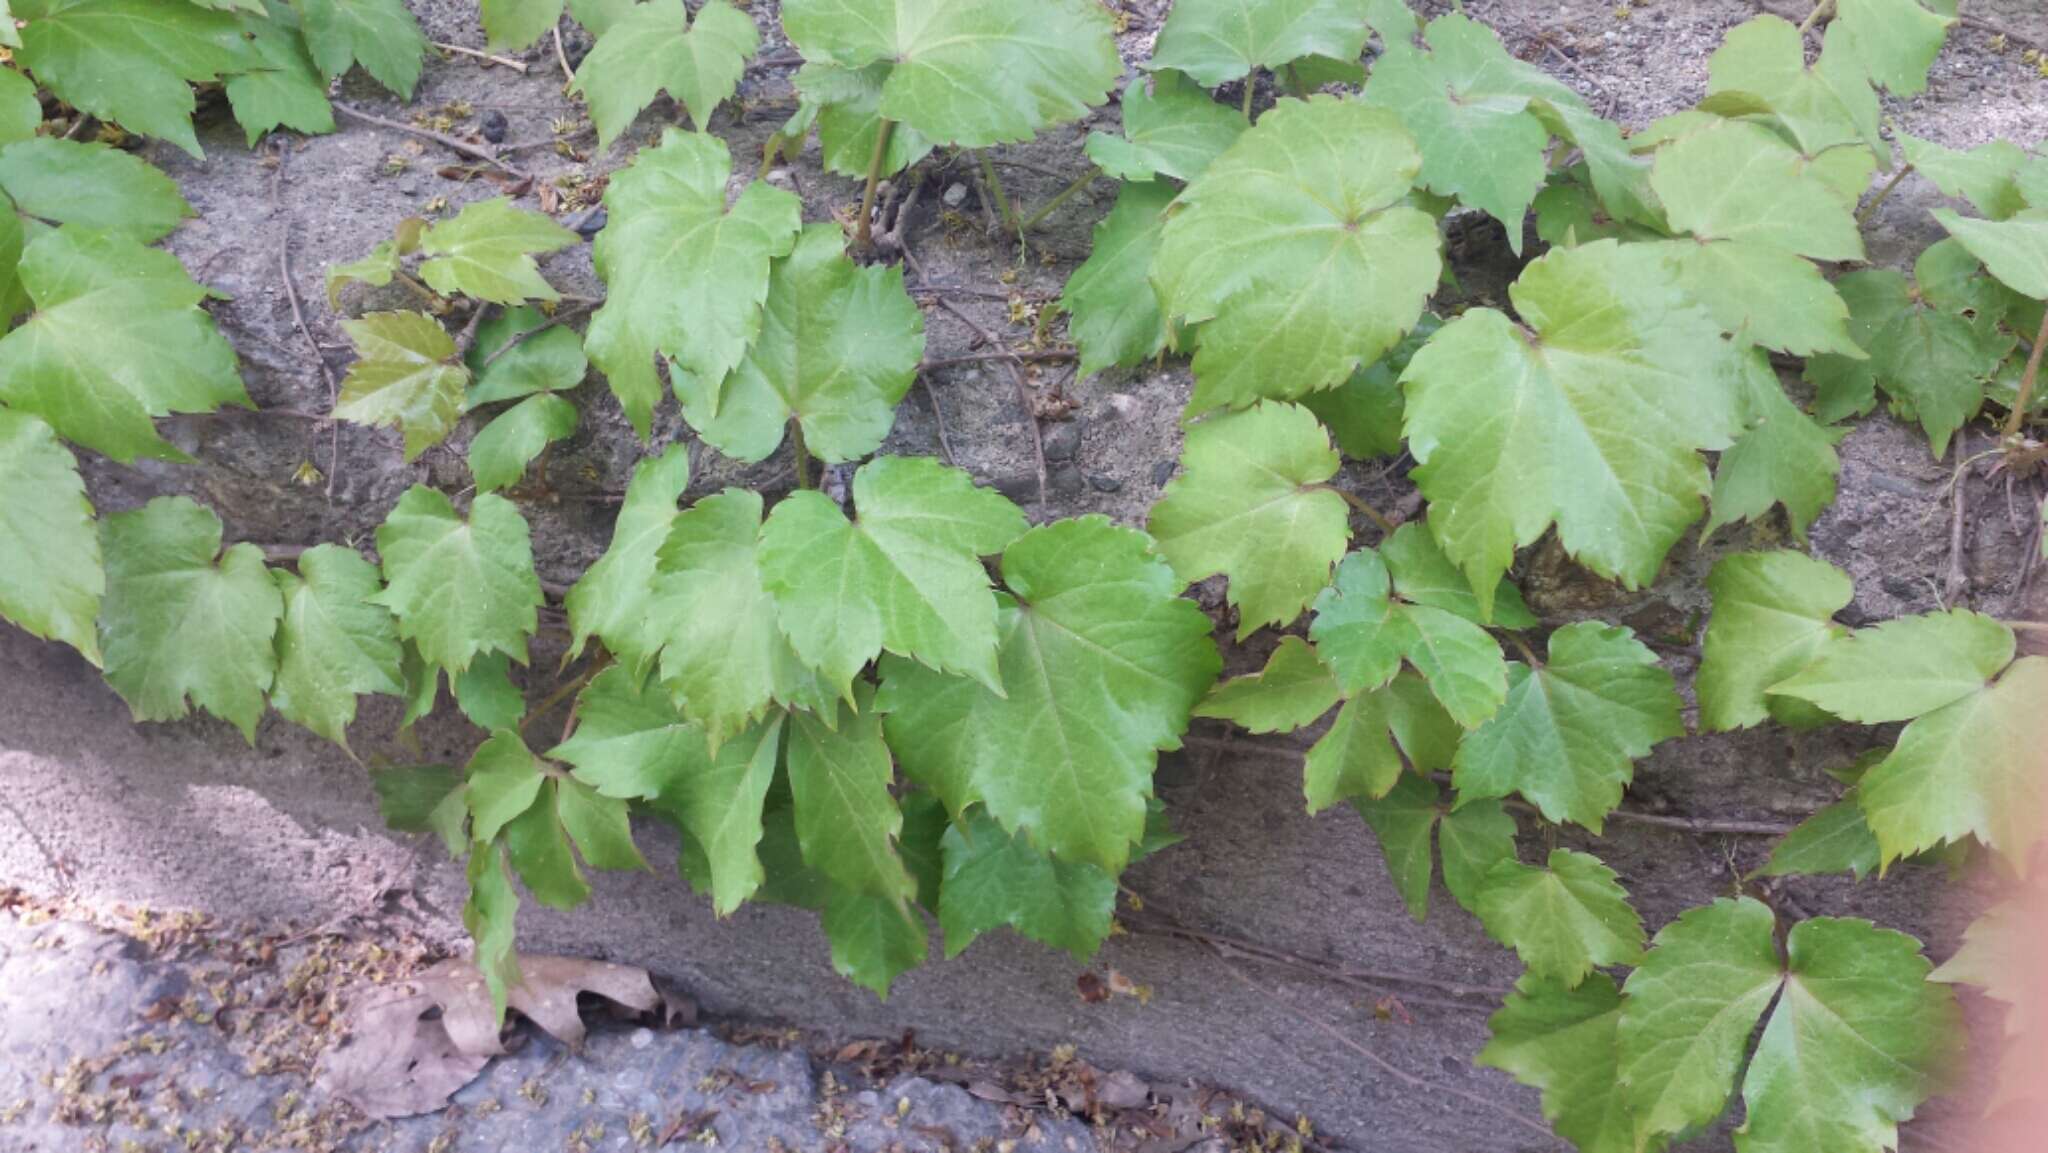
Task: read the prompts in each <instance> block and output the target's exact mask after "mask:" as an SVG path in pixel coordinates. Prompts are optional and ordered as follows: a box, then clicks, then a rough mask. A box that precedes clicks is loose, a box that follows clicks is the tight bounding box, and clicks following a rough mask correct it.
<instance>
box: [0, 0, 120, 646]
mask: <svg viewBox="0 0 2048 1153" xmlns="http://www.w3.org/2000/svg"><path fill="white" fill-rule="evenodd" d="M0 19H4V17H0ZM92 516H93V511H92V501H91V500H90V499H88V498H87V496H86V493H85V483H84V482H83V481H81V480H80V479H79V476H78V462H77V460H75V459H74V458H73V457H72V455H71V452H70V450H68V449H66V448H65V447H64V445H63V444H62V443H61V442H60V441H58V439H57V436H56V434H55V433H53V432H51V431H50V426H49V425H47V424H44V423H43V422H42V421H41V420H38V419H37V418H36V417H34V416H31V415H29V414H27V413H21V412H15V411H13V410H11V409H7V408H0V556H5V557H7V563H6V564H5V565H0V617H5V618H6V619H8V620H10V621H12V622H14V623H15V624H16V625H18V626H20V627H21V628H24V629H27V630H28V631H29V633H30V634H31V635H33V636H39V637H43V638H45V639H48V640H56V641H63V642H64V643H65V644H67V645H70V646H71V647H72V648H75V649H77V650H78V651H79V653H80V654H81V655H83V656H84V657H85V659H86V660H89V661H91V662H92V663H94V664H99V663H100V646H99V639H98V637H97V636H96V635H95V633H94V627H93V622H94V620H95V619H96V618H98V616H99V614H100V596H101V594H103V593H104V592H105V591H106V587H107V581H106V574H105V572H104V571H103V570H102V569H101V567H100V540H99V534H98V532H97V531H96V529H95V528H94V525H93V519H92Z"/></svg>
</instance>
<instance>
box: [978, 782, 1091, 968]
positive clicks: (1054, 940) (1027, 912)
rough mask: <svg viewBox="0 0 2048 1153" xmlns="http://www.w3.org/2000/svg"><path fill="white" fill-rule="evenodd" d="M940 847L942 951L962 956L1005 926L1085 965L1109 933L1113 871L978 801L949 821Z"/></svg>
mask: <svg viewBox="0 0 2048 1153" xmlns="http://www.w3.org/2000/svg"><path fill="white" fill-rule="evenodd" d="M940 846H941V851H942V853H943V860H944V862H945V866H944V868H945V873H944V880H943V882H942V883H941V885H940V888H939V909H938V913H939V926H940V927H941V928H942V929H944V930H945V935H946V956H948V957H957V956H959V955H960V953H961V951H962V950H964V949H965V948H967V946H968V945H970V944H973V943H974V940H975V939H976V938H977V937H980V936H981V935H982V934H983V933H987V932H989V931H991V930H993V929H996V928H1000V927H1002V926H1005V925H1007V926H1009V927H1011V928H1013V929H1015V930H1017V931H1018V932H1019V933H1022V934H1024V935H1025V936H1027V937H1029V938H1031V939H1032V940H1034V941H1040V942H1043V943H1044V944H1047V945H1051V946H1053V947H1054V948H1057V949H1065V950H1066V951H1067V952H1068V953H1070V954H1072V955H1073V956H1074V958H1075V959H1076V960H1078V961H1081V962H1083V963H1084V964H1085V963H1086V962H1087V961H1088V960H1089V959H1090V958H1092V957H1093V956H1094V955H1095V951H1096V950H1097V949H1099V948H1101V946H1102V942H1103V941H1104V940H1106V939H1107V938H1108V936H1109V934H1110V931H1111V930H1110V925H1111V919H1112V917H1113V916H1114V914H1115V912H1116V878H1115V877H1113V876H1111V875H1109V874H1108V873H1105V872H1103V871H1102V870H1101V869H1098V868H1096V867H1095V866H1094V865H1090V864H1086V863H1075V862H1068V861H1062V860H1058V859H1056V858H1054V857H1052V856H1050V855H1048V854H1047V853H1046V852H1045V850H1043V849H1040V848H1037V847H1036V846H1034V845H1033V844H1032V843H1031V841H1030V839H1029V838H1027V837H1025V836H1023V835H1022V834H1013V833H1011V832H1009V831H1007V830H1005V829H1004V828H1003V827H1002V826H1001V825H1000V824H998V823H997V822H996V821H995V820H994V819H993V818H991V817H990V816H989V815H988V814H987V813H985V812H983V811H982V810H981V809H979V808H976V809H971V810H969V811H968V813H967V814H966V816H965V817H963V818H962V819H961V820H960V822H959V823H957V824H955V825H953V826H951V827H949V828H948V829H947V830H946V833H945V836H944V837H943V838H942V839H941V841H940Z"/></svg>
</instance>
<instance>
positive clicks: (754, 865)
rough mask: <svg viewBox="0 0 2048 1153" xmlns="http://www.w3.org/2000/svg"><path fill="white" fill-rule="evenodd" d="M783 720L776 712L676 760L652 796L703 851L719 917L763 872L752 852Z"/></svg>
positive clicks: (750, 892) (759, 834)
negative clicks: (709, 750)
mask: <svg viewBox="0 0 2048 1153" xmlns="http://www.w3.org/2000/svg"><path fill="white" fill-rule="evenodd" d="M784 724H785V715H784V714H783V713H780V712H776V713H774V714H772V715H770V716H769V717H768V718H767V719H765V720H762V721H759V722H756V723H755V724H753V725H752V726H750V727H748V728H746V729H745V730H743V731H741V732H739V733H737V734H734V735H733V736H732V738H731V739H729V740H727V741H725V742H724V743H723V744H721V745H720V746H719V747H718V752H717V754H716V755H715V756H703V757H692V758H691V759H690V760H688V761H685V762H682V763H680V764H678V765H677V766H676V769H677V770H678V771H674V772H672V773H671V774H670V776H669V778H668V780H667V781H666V782H665V785H664V787H663V789H662V791H661V794H660V795H659V796H658V797H656V798H655V800H654V807H655V808H656V809H657V810H659V811H661V812H663V813H665V814H667V815H668V816H669V817H670V818H671V819H673V820H674V821H675V822H676V823H677V824H678V825H680V826H681V827H682V829H683V831H684V832H686V833H688V834H689V835H690V837H691V839H692V840H693V841H694V842H695V844H696V845H697V847H698V848H699V849H700V850H701V851H702V853H703V854H704V857H705V859H706V861H707V869H708V872H709V876H710V889H711V895H712V901H713V904H714V906H715V907H716V909H717V910H718V915H719V916H721V917H724V916H730V915H731V914H732V912H733V910H735V909H738V908H739V907H740V904H741V903H742V902H744V901H745V900H746V899H747V898H748V897H750V896H752V895H753V894H754V891H755V890H756V889H758V888H760V887H761V882H762V880H763V879H764V878H765V876H766V874H765V872H764V871H763V870H762V867H761V857H760V854H759V852H758V851H757V848H758V846H759V845H760V844H761V837H762V825H761V809H762V806H763V805H764V804H765V803H766V802H767V798H768V786H769V784H770V783H772V782H773V781H774V779H775V762H776V759H777V756H778V754H779V752H780V750H781V747H782V732H783V727H784Z"/></svg>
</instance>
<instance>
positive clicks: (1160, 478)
mask: <svg viewBox="0 0 2048 1153" xmlns="http://www.w3.org/2000/svg"><path fill="white" fill-rule="evenodd" d="M1173 469H1174V463H1173V462H1172V461H1170V460H1162V461H1160V462H1159V463H1158V464H1155V465H1153V466H1152V483H1153V484H1159V485H1163V484H1165V483H1166V482H1167V481H1169V480H1172V479H1173Z"/></svg>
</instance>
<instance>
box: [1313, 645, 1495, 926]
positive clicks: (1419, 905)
mask: <svg viewBox="0 0 2048 1153" xmlns="http://www.w3.org/2000/svg"><path fill="white" fill-rule="evenodd" d="M1397 683H1398V682H1397ZM1351 806H1352V807H1353V808H1355V809H1357V810H1358V815H1359V816H1360V817H1362V818H1364V820H1365V823H1366V824H1367V825H1368V826H1369V827H1370V828H1371V829H1372V831H1373V836H1375V837H1376V838H1378V839H1379V842H1380V853H1381V855H1382V856H1383V857H1385V858H1386V864H1387V873H1388V874H1389V876H1391V877H1392V878H1393V881H1394V888H1395V891H1396V892H1398V893H1399V894H1400V895H1401V903H1402V904H1404V905H1406V906H1407V907H1408V913H1409V915H1410V916H1412V917H1414V918H1415V919H1416V920H1417V921H1418V922H1419V921H1421V920H1423V919H1424V918H1425V917H1427V916H1428V915H1429V878H1430V874H1431V872H1432V866H1431V862H1430V834H1431V833H1432V831H1433V832H1434V833H1435V834H1436V848H1437V855H1438V856H1439V857H1440V858H1441V859H1442V862H1443V870H1442V871H1443V880H1444V888H1445V889H1447V890H1449V891H1450V894H1451V897H1452V899H1453V900H1455V901H1457V902H1458V904H1459V905H1460V906H1461V907H1463V908H1465V909H1466V910H1468V911H1469V910H1473V909H1476V908H1477V907H1478V902H1479V893H1480V890H1481V889H1482V888H1483V887H1484V886H1485V884H1486V877H1487V874H1488V873H1490V872H1492V871H1493V867H1494V866H1495V865H1496V864H1499V863H1500V862H1502V861H1506V860H1512V859H1513V858H1514V855H1515V819H1514V818H1513V817H1511V816H1509V815H1508V814H1507V811H1506V810H1505V809H1503V808H1501V806H1500V803H1499V802H1497V801H1480V802H1477V803H1475V804H1468V805H1460V806H1458V807H1457V808H1450V807H1449V806H1447V805H1445V804H1444V802H1443V799H1442V790H1441V789H1439V788H1438V787H1437V785H1436V783H1435V782H1434V781H1431V780H1429V779H1428V778H1426V777H1423V776H1421V775H1419V774H1416V773H1405V774H1403V775H1402V776H1401V778H1400V779H1399V780H1398V781H1396V782H1395V784H1394V787H1393V788H1392V789H1391V790H1389V791H1388V792H1387V795H1386V796H1384V797H1379V798H1376V799H1375V798H1368V797H1362V796H1361V797H1354V798H1352V800H1351Z"/></svg>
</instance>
